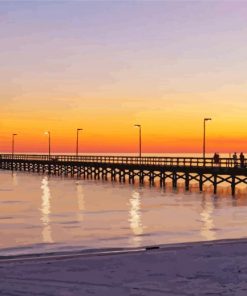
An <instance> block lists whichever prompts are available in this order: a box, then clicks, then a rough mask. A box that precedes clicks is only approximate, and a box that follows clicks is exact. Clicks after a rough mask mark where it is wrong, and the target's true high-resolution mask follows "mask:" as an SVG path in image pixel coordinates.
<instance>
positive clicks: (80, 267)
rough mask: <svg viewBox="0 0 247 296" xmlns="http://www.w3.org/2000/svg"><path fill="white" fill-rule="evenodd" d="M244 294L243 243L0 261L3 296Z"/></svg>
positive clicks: (246, 257)
mask: <svg viewBox="0 0 247 296" xmlns="http://www.w3.org/2000/svg"><path fill="white" fill-rule="evenodd" d="M246 293H247V238H243V239H229V240H218V241H206V242H193V243H183V244H172V245H165V246H164V245H162V246H159V247H158V246H149V247H148V248H147V249H134V250H133V249H131V250H129V249H128V250H118V251H116V252H114V251H112V250H111V251H108V252H107V251H104V252H97V253H91V254H90V253H87V254H85V253H84V254H82V253H74V254H73V253H72V252H71V253H70V254H66V255H53V256H46V257H42V256H41V257H37V256H36V257H35V256H34V257H32V258H15V259H7V260H3V259H1V260H0V295H4V296H8V295H11V296H13V295H14V296H21V295H25V296H33V295H38V296H44V295H49V296H53V295H54V296H57V295H62V296H64V295H65V296H68V295H69V296H80V295H83V296H84V295H85V296H87V295H97V296H111V295H113V296H126V295H135V296H137V295H142V296H150V295H151V296H153V295H154V296H161V295H167V296H169V295H177V296H178V295H186V296H188V295H195V296H197V295H224V296H228V295H229V296H232V295H238V296H239V295H240V296H242V295H243V296H244V295H246Z"/></svg>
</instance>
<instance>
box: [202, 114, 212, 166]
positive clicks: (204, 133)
mask: <svg viewBox="0 0 247 296" xmlns="http://www.w3.org/2000/svg"><path fill="white" fill-rule="evenodd" d="M209 120H212V119H211V118H204V119H203V158H204V163H205V155H206V121H209Z"/></svg>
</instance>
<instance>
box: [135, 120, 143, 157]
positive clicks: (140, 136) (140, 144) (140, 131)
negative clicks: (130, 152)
mask: <svg viewBox="0 0 247 296" xmlns="http://www.w3.org/2000/svg"><path fill="white" fill-rule="evenodd" d="M134 126H135V127H138V128H139V157H142V127H141V125H140V124H135V125H134Z"/></svg>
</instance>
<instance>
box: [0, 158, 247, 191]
mask: <svg viewBox="0 0 247 296" xmlns="http://www.w3.org/2000/svg"><path fill="white" fill-rule="evenodd" d="M0 169H4V170H19V171H28V172H37V173H47V174H53V175H64V176H74V177H83V178H91V179H103V180H107V179H110V180H112V181H114V180H118V181H119V182H126V181H128V182H129V183H134V182H137V181H138V182H139V183H140V184H143V183H144V180H147V181H148V182H149V183H150V185H153V184H154V182H155V180H158V181H159V183H160V186H165V185H166V181H167V180H171V181H172V186H173V187H174V188H176V187H177V183H178V180H183V181H184V184H185V189H186V190H188V189H189V185H190V182H191V181H196V182H198V184H199V189H200V191H202V190H203V185H204V184H205V183H206V182H209V183H211V184H212V185H213V188H214V193H216V192H217V186H218V185H219V184H221V183H223V182H226V183H228V184H230V186H231V191H232V195H234V194H235V188H236V186H237V185H238V184H247V168H246V160H245V158H244V155H243V154H241V155H240V165H238V162H237V161H236V159H235V158H234V157H233V158H220V157H219V156H218V155H216V157H213V158H198V157H130V156H93V155H88V156H72V155H52V156H51V155H26V154H15V155H13V154H1V155H0Z"/></svg>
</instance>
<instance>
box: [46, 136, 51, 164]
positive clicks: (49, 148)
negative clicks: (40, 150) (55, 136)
mask: <svg viewBox="0 0 247 296" xmlns="http://www.w3.org/2000/svg"><path fill="white" fill-rule="evenodd" d="M45 135H48V150H49V160H50V157H51V133H50V132H49V131H48V132H45Z"/></svg>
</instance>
